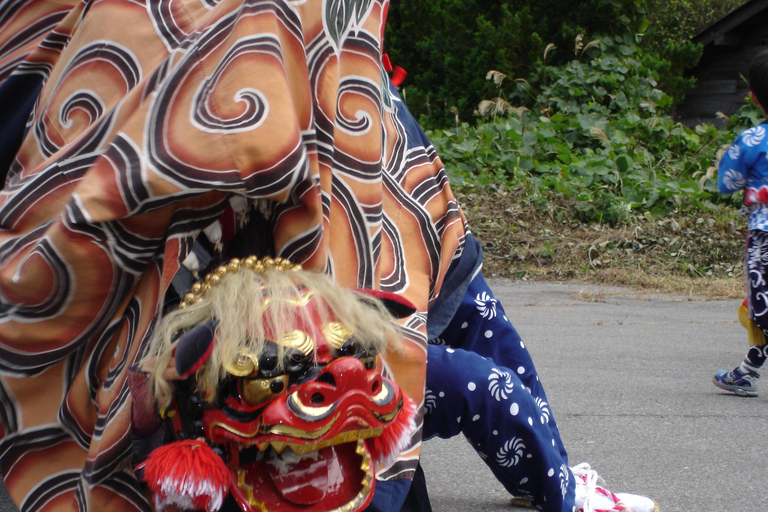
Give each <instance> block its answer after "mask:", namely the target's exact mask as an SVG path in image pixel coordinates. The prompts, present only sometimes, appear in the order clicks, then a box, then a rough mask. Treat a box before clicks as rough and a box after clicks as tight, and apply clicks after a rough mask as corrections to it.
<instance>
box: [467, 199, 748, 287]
mask: <svg viewBox="0 0 768 512" xmlns="http://www.w3.org/2000/svg"><path fill="white" fill-rule="evenodd" d="M460 200H461V202H462V205H463V208H464V211H465V214H466V215H467V218H468V219H469V224H470V227H471V228H472V231H473V232H474V234H475V236H476V237H477V238H478V239H479V240H480V241H481V242H482V243H483V251H484V254H485V272H486V275H489V276H496V277H507V278H511V279H522V278H525V279H528V280H542V281H560V282H580V283H585V284H598V285H608V286H622V287H631V288H634V289H636V290H638V291H644V292H648V293H669V294H674V295H679V296H684V297H688V300H702V299H705V300H716V299H725V298H739V297H742V296H743V295H744V276H743V269H742V264H741V258H742V255H743V250H744V249H743V244H744V232H743V224H742V221H741V219H739V218H738V216H737V215H736V214H735V213H734V214H732V215H724V214H722V213H721V214H720V217H717V216H715V215H709V216H707V215H702V216H697V217H696V218H671V217H668V218H663V219H653V220H646V219H640V220H639V221H638V223H637V224H635V225H626V226H619V227H615V228H612V227H609V226H604V225H583V224H580V223H578V222H575V221H573V220H572V219H569V218H568V215H567V213H566V214H563V212H567V210H568V208H567V207H566V206H553V207H550V208H549V209H548V211H546V212H540V211H537V210H535V209H533V208H526V207H524V206H521V205H519V204H517V203H516V201H515V198H513V197H510V196H508V195H505V194H503V193H496V192H490V191H489V192H488V193H487V194H483V195H482V196H481V195H478V194H472V195H465V196H461V197H460ZM599 299H600V298H599V297H587V296H586V295H585V296H584V297H582V298H581V299H580V300H590V301H599Z"/></svg>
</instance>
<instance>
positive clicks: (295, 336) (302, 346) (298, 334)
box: [275, 330, 314, 356]
mask: <svg viewBox="0 0 768 512" xmlns="http://www.w3.org/2000/svg"><path fill="white" fill-rule="evenodd" d="M275 344H276V345H280V346H281V347H288V348H293V349H296V350H298V351H299V352H301V353H302V354H304V355H305V356H308V355H310V354H311V353H312V350H313V349H314V343H313V341H312V338H311V337H310V336H309V335H308V334H307V333H305V332H302V331H298V330H296V331H291V332H286V333H285V334H283V335H281V336H280V338H279V339H278V340H277V341H275Z"/></svg>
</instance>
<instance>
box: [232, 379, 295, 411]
mask: <svg viewBox="0 0 768 512" xmlns="http://www.w3.org/2000/svg"><path fill="white" fill-rule="evenodd" d="M275 381H281V382H282V383H283V389H281V390H280V391H279V392H277V393H275V392H273V391H272V383H273V382H275ZM287 391H288V375H278V376H277V377H273V378H271V379H241V380H240V397H241V398H242V399H243V400H244V401H245V403H247V404H248V405H259V404H263V403H264V402H266V401H268V400H271V399H273V398H275V397H276V396H280V395H282V394H283V393H285V392H287Z"/></svg>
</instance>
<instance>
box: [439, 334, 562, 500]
mask: <svg viewBox="0 0 768 512" xmlns="http://www.w3.org/2000/svg"><path fill="white" fill-rule="evenodd" d="M527 388H528V386H525V387H524V384H523V382H522V380H521V379H520V376H519V374H518V373H517V372H514V371H512V370H509V369H507V368H504V367H503V366H499V365H496V364H494V362H493V361H491V360H489V359H487V358H484V357H481V356H480V355H478V354H476V353H473V352H468V351H466V350H462V349H453V348H450V347H441V346H436V345H430V346H429V349H428V364H427V392H426V395H425V401H426V403H425V410H426V414H425V418H424V438H425V439H429V438H430V437H434V436H439V437H441V438H450V437H453V436H455V435H457V434H458V433H460V432H461V433H463V434H464V436H465V437H466V438H467V440H468V441H469V442H470V443H471V444H472V446H473V447H474V448H475V450H477V452H478V453H479V454H480V456H481V457H482V458H483V460H484V461H485V463H486V464H487V465H488V467H489V468H490V469H491V471H492V472H493V474H494V476H496V478H497V479H498V480H499V481H500V482H501V483H502V485H504V487H505V488H506V489H507V490H508V491H509V492H510V493H512V494H514V495H515V496H524V497H528V498H530V499H531V501H532V502H533V504H534V505H537V506H540V507H541V510H544V511H552V512H562V511H567V512H571V511H572V510H573V505H574V478H573V475H572V474H571V472H570V470H569V468H568V462H567V460H566V458H565V457H564V456H563V454H562V453H561V449H560V447H559V446H558V441H559V436H558V439H555V433H556V430H554V431H553V430H552V429H551V428H550V426H549V422H550V421H551V414H550V412H549V409H548V408H546V407H543V406H542V405H541V401H540V400H537V398H536V397H535V396H534V395H532V394H531V393H529V392H528V391H527Z"/></svg>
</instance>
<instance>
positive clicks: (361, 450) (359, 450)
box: [355, 439, 367, 457]
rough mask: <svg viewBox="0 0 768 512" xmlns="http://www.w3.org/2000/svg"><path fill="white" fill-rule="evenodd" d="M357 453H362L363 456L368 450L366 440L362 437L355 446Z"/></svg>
mask: <svg viewBox="0 0 768 512" xmlns="http://www.w3.org/2000/svg"><path fill="white" fill-rule="evenodd" d="M355 453H356V454H358V455H360V456H361V457H365V456H366V455H367V454H366V451H365V442H364V441H363V440H362V439H358V440H357V446H356V447H355Z"/></svg>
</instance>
